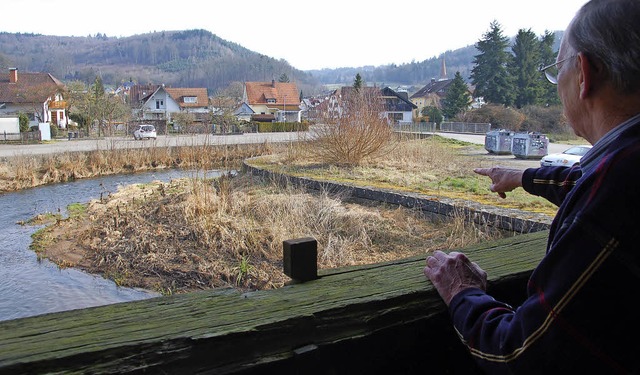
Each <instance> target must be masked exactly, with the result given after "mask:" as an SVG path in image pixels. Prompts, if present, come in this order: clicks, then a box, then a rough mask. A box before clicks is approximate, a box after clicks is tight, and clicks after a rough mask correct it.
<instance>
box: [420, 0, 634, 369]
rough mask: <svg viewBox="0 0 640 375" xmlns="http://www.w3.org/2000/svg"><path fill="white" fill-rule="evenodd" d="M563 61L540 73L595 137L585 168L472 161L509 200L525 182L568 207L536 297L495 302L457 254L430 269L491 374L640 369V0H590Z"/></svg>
mask: <svg viewBox="0 0 640 375" xmlns="http://www.w3.org/2000/svg"><path fill="white" fill-rule="evenodd" d="M550 11H553V10H550ZM556 61H557V62H556V63H555V64H552V65H550V66H548V67H545V68H542V70H544V71H545V74H546V76H547V78H548V79H549V81H550V82H552V83H554V84H557V85H558V93H559V95H560V99H561V101H562V104H563V106H564V112H565V116H566V118H567V119H568V121H569V123H570V124H571V126H572V128H573V129H574V131H575V133H576V134H577V135H579V136H581V137H583V138H585V139H586V140H588V141H589V142H590V143H591V144H593V148H592V149H591V150H590V151H589V152H588V153H587V154H586V155H585V156H584V157H583V158H582V161H581V166H579V167H571V168H568V167H543V168H531V169H527V170H525V171H519V170H513V169H502V168H489V169H476V170H475V172H476V173H479V174H481V175H484V176H488V177H489V178H491V181H492V184H491V190H492V191H494V192H496V193H498V194H499V195H500V196H501V197H502V198H505V197H506V195H505V193H506V192H509V191H511V190H513V189H515V188H518V187H522V188H524V189H525V190H526V191H527V192H529V193H531V194H535V195H539V196H542V197H545V198H547V199H548V200H550V201H551V202H554V203H556V204H558V205H559V206H560V207H559V210H558V213H557V215H556V217H555V219H554V221H553V223H552V225H551V228H550V231H549V239H548V244H547V252H546V255H545V257H544V258H543V259H542V261H541V262H540V264H539V265H538V266H537V267H536V269H535V270H534V272H533V274H532V275H531V277H530V279H529V282H528V284H527V299H526V300H525V301H524V302H523V303H522V305H520V306H518V307H516V308H514V307H511V306H509V305H507V304H505V303H502V302H499V301H496V300H495V299H494V298H492V297H491V296H490V295H488V294H487V292H486V285H487V274H486V272H484V271H483V270H482V269H481V268H480V267H479V266H478V265H477V264H475V263H473V262H471V261H470V260H469V259H468V258H467V257H466V256H465V255H464V254H461V253H457V252H452V253H450V254H445V253H443V252H440V251H436V252H435V253H434V254H433V255H431V256H428V257H427V260H426V267H425V268H424V274H425V275H426V277H427V278H428V279H430V280H431V282H432V283H433V285H434V286H435V288H436V289H437V291H438V293H439V294H440V296H441V297H442V298H443V300H444V302H445V303H446V304H447V305H448V307H449V311H450V314H451V318H452V321H453V324H454V326H455V328H456V330H457V331H458V333H459V334H460V337H461V339H462V340H463V342H464V343H465V344H466V345H467V346H468V348H469V350H470V352H471V354H472V356H473V357H474V358H475V359H476V362H477V363H478V365H479V366H480V367H481V368H482V369H483V370H485V371H486V373H491V374H498V373H505V374H546V375H548V374H552V373H553V374H555V373H561V374H581V373H586V374H618V373H620V374H629V373H640V341H639V340H638V338H640V316H639V315H640V314H639V313H638V312H636V311H635V310H634V309H635V305H636V304H635V302H634V299H635V296H636V295H640V292H638V290H639V288H640V230H639V227H640V220H639V219H638V212H640V1H638V0H591V1H589V2H588V3H586V4H585V5H584V6H583V7H582V8H581V9H580V10H579V11H578V13H577V14H576V16H575V17H574V19H573V20H572V21H571V23H570V24H569V26H568V28H567V30H566V32H565V34H564V37H563V40H562V43H561V45H560V50H559V52H558V58H557V60H556Z"/></svg>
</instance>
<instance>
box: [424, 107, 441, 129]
mask: <svg viewBox="0 0 640 375" xmlns="http://www.w3.org/2000/svg"><path fill="white" fill-rule="evenodd" d="M422 115H423V116H426V117H427V118H428V120H427V121H429V122H435V123H436V124H438V125H440V124H441V123H442V120H444V117H443V116H442V111H441V110H440V108H438V107H435V106H427V107H424V108H422Z"/></svg>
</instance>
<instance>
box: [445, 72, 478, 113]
mask: <svg viewBox="0 0 640 375" xmlns="http://www.w3.org/2000/svg"><path fill="white" fill-rule="evenodd" d="M470 104H471V95H469V88H468V87H467V84H466V83H465V82H464V79H462V75H460V72H456V75H455V76H454V77H453V81H452V82H451V85H449V89H448V90H447V96H445V97H444V100H443V101H442V114H443V115H444V116H445V117H446V118H447V119H452V118H454V117H456V115H458V114H459V113H461V112H464V111H466V110H467V109H468V108H469V105H470Z"/></svg>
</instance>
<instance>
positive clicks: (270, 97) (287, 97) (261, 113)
mask: <svg viewBox="0 0 640 375" xmlns="http://www.w3.org/2000/svg"><path fill="white" fill-rule="evenodd" d="M242 101H243V103H245V104H246V105H247V106H248V107H249V108H250V109H251V111H253V114H252V116H251V119H252V120H253V121H263V122H267V121H282V122H300V120H301V116H300V113H301V110H300V97H299V94H298V87H297V86H296V84H295V83H291V82H276V81H275V80H272V81H271V82H245V84H244V91H243V94H242ZM245 112H248V111H245Z"/></svg>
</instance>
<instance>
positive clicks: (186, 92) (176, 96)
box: [165, 87, 209, 108]
mask: <svg viewBox="0 0 640 375" xmlns="http://www.w3.org/2000/svg"><path fill="white" fill-rule="evenodd" d="M165 90H166V91H167V94H169V95H171V97H172V98H173V100H175V101H176V103H178V105H179V106H180V107H182V108H193V107H207V106H208V105H209V96H208V95H207V89H206V88H176V89H172V88H167V87H165ZM194 96H195V97H196V98H197V102H196V103H185V102H184V98H185V97H194Z"/></svg>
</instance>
